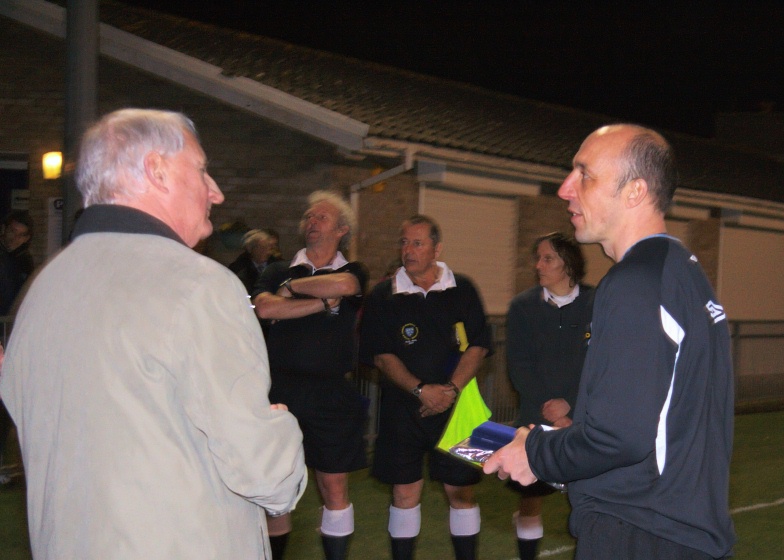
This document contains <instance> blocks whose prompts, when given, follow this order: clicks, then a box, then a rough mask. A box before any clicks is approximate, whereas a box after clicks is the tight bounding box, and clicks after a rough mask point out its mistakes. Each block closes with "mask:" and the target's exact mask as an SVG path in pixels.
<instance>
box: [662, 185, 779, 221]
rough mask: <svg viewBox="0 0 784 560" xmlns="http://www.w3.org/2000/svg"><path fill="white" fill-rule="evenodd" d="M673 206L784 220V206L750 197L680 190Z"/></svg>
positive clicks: (677, 191) (676, 192)
mask: <svg viewBox="0 0 784 560" xmlns="http://www.w3.org/2000/svg"><path fill="white" fill-rule="evenodd" d="M673 204H674V205H687V206H692V207H702V208H721V209H724V210H734V211H738V212H741V213H742V214H743V215H744V216H758V217H760V218H772V219H774V220H784V204H782V203H780V202H773V201H770V200H762V199H759V198H751V197H748V196H738V195H732V194H723V193H711V192H706V191H696V190H693V189H684V188H679V189H678V190H676V191H675V196H673Z"/></svg>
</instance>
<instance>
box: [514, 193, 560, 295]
mask: <svg viewBox="0 0 784 560" xmlns="http://www.w3.org/2000/svg"><path fill="white" fill-rule="evenodd" d="M553 231H562V232H564V233H566V234H567V235H573V234H574V228H573V227H572V224H571V223H570V222H569V214H568V213H567V212H566V201H564V200H561V199H560V198H558V197H555V196H538V197H531V196H521V197H520V207H519V218H518V234H517V246H518V252H517V271H516V274H515V293H519V292H522V291H523V290H527V289H528V288H530V287H531V286H534V285H535V284H536V278H535V276H534V273H533V259H532V256H531V247H532V246H533V244H534V241H536V239H537V238H538V237H540V236H542V235H545V234H547V233H550V232H553Z"/></svg>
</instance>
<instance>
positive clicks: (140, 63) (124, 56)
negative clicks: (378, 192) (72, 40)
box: [0, 0, 370, 150]
mask: <svg viewBox="0 0 784 560" xmlns="http://www.w3.org/2000/svg"><path fill="white" fill-rule="evenodd" d="M0 14H3V15H8V17H10V18H12V19H16V20H17V21H20V22H21V23H24V24H26V25H30V26H31V27H35V28H37V29H40V30H41V31H45V32H47V33H51V34H54V35H56V36H58V37H61V38H64V37H65V10H64V9H63V8H60V7H58V6H53V5H52V4H49V3H48V2H43V1H42V0H24V1H20V0H0ZM100 45H101V46H100V50H101V54H103V55H105V56H108V57H111V58H113V59H115V60H119V61H120V62H124V63H126V64H129V65H131V66H133V67H135V68H139V69H141V70H144V71H146V72H149V73H151V74H154V75H156V76H159V77H162V78H166V79H167V80H170V81H172V82H174V83H176V84H180V85H183V86H185V87H188V88H190V89H193V90H196V91H198V92H201V93H204V94H206V95H208V96H210V97H213V98H215V99H219V100H221V101H223V102H225V103H227V104H229V105H232V106H234V107H238V108H241V109H244V110H246V111H249V112H251V113H254V114H256V115H259V116H261V117H264V118H266V119H269V120H271V121H274V122H276V123H279V124H281V125H284V126H287V127H289V128H292V129H294V130H297V131H300V132H302V133H304V134H308V135H310V136H313V137H315V138H318V139H320V140H323V141H325V142H328V143H330V144H333V145H336V146H338V147H341V148H345V149H347V150H359V149H361V148H362V147H363V142H364V139H365V137H366V136H367V134H368V131H369V129H370V127H369V125H367V124H365V123H362V122H359V121H357V120H354V119H351V118H349V117H347V116H345V115H342V114H340V113H336V112H335V111H331V110H329V109H325V108H323V107H319V106H318V105H315V104H313V103H309V102H307V101H303V100H302V99H299V98H298V97H295V96H293V95H289V94H287V93H284V92H282V91H280V90H277V89H275V88H272V87H270V86H266V85H264V84H261V83H259V82H256V81H254V80H251V79H249V78H245V77H228V76H224V75H223V74H222V73H221V72H222V71H221V69H220V68H219V67H217V66H214V65H212V64H209V63H207V62H204V61H201V60H198V59H196V58H194V57H191V56H188V55H185V54H182V53H180V52H177V51H174V50H172V49H169V48H167V47H163V46H161V45H158V44H157V43H153V42H151V41H147V40H146V39H142V38H140V37H137V36H136V35H133V34H132V33H127V32H125V31H121V30H119V29H116V28H114V27H111V26H109V25H106V24H100Z"/></svg>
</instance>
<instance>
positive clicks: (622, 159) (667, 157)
mask: <svg viewBox="0 0 784 560" xmlns="http://www.w3.org/2000/svg"><path fill="white" fill-rule="evenodd" d="M595 136H596V137H605V136H616V137H617V138H618V140H619V142H620V152H619V154H618V157H619V160H618V164H619V170H618V171H619V173H618V189H621V188H622V187H623V186H624V185H625V184H626V183H628V182H629V181H632V180H634V179H638V178H639V179H644V180H645V182H646V183H647V184H648V194H649V195H650V196H651V199H652V202H653V204H654V206H655V207H656V209H657V210H658V211H659V212H661V213H662V214H664V213H665V212H667V209H668V208H669V207H670V204H672V197H673V194H674V193H675V188H676V186H677V182H678V175H677V172H676V170H675V156H674V154H673V151H672V147H671V146H670V144H669V143H668V142H667V140H665V139H664V137H663V136H662V135H661V134H659V133H658V132H656V131H655V130H651V129H649V128H645V127H642V126H638V125H634V124H615V125H609V126H603V127H601V128H599V129H598V130H596V131H595V132H593V133H592V134H591V135H590V136H589V137H588V138H586V141H588V139H589V138H591V137H595Z"/></svg>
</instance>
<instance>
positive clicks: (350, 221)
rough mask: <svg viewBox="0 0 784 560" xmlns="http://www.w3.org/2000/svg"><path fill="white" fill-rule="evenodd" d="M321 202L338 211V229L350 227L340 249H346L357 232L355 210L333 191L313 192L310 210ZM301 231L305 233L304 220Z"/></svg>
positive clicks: (310, 196) (309, 197)
mask: <svg viewBox="0 0 784 560" xmlns="http://www.w3.org/2000/svg"><path fill="white" fill-rule="evenodd" d="M319 202H326V203H327V204H330V205H331V206H334V207H335V209H336V210H337V211H338V227H343V226H347V227H348V233H346V235H344V236H343V237H342V238H341V239H340V247H341V248H343V249H345V248H346V247H348V242H349V240H350V239H351V236H352V235H353V234H354V232H355V231H356V230H357V216H356V214H354V209H353V208H351V205H350V204H349V203H348V202H346V201H345V200H344V199H343V197H342V196H340V195H339V194H337V193H334V192H332V191H313V192H312V193H310V195H308V208H311V207H313V206H315V205H316V204H318V203H319ZM299 230H300V232H304V231H305V220H304V218H303V220H302V221H300V224H299Z"/></svg>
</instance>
